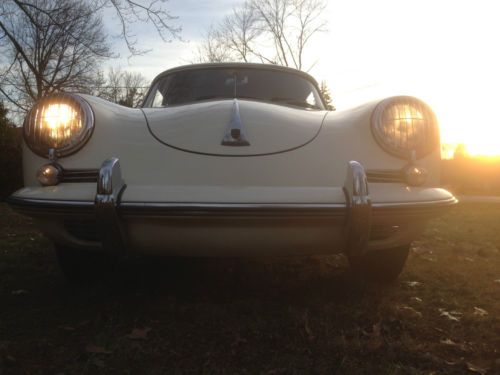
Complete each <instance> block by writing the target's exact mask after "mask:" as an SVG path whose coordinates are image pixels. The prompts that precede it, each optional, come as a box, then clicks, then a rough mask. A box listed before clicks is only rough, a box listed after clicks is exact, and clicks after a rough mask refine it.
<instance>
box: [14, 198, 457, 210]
mask: <svg viewBox="0 0 500 375" xmlns="http://www.w3.org/2000/svg"><path fill="white" fill-rule="evenodd" d="M6 202H7V203H8V204H10V205H11V206H15V207H19V208H21V207H32V208H44V207H47V208H49V207H60V208H64V207H67V208H68V209H74V208H76V209H78V208H82V209H87V208H92V207H94V205H95V202H93V201H76V200H64V201H63V200H55V199H35V198H21V197H17V196H15V195H11V196H10V197H8V198H7V199H6ZM458 202H459V201H458V199H457V198H455V197H452V198H448V199H442V200H436V201H425V202H424V201H417V202H390V203H372V209H373V211H374V212H377V211H378V210H382V209H387V210H394V211H404V210H412V209H415V210H418V209H421V208H433V207H435V208H446V207H449V206H453V205H455V204H457V203H458ZM118 208H119V209H128V208H130V209H136V208H137V209H140V208H153V209H155V208H159V209H187V210H217V211H224V210H226V209H229V210H231V209H242V210H254V211H259V210H261V209H268V210H277V211H287V210H311V211H313V210H317V211H322V210H324V211H328V210H332V211H334V210H341V209H344V210H345V209H346V205H345V203H312V204H308V203H303V204H301V203H299V204H288V203H284V204H280V203H248V204H245V203H163V202H122V203H120V204H119V205H118Z"/></svg>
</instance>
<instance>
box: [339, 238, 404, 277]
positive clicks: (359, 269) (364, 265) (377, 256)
mask: <svg viewBox="0 0 500 375" xmlns="http://www.w3.org/2000/svg"><path fill="white" fill-rule="evenodd" d="M409 250H410V245H409V244H408V245H404V246H400V247H395V248H392V249H382V250H375V251H373V252H369V253H367V254H364V255H361V256H356V257H351V256H349V257H348V258H349V263H350V265H351V268H352V269H353V271H354V272H356V273H357V274H359V275H360V276H362V277H363V278H365V279H367V280H370V281H377V282H382V283H390V282H393V281H394V280H396V279H397V278H398V276H399V274H400V273H401V271H403V268H404V266H405V263H406V258H408V252H409Z"/></svg>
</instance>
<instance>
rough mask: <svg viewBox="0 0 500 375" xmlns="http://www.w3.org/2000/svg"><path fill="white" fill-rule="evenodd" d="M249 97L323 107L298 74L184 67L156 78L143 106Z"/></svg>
mask: <svg viewBox="0 0 500 375" xmlns="http://www.w3.org/2000/svg"><path fill="white" fill-rule="evenodd" d="M232 98H242V99H253V100H262V101H266V102H271V103H276V104H283V105H291V106H297V107H301V108H309V109H324V106H323V103H322V101H321V97H320V95H319V93H318V90H317V89H316V87H315V85H314V84H313V83H312V82H310V81H309V80H307V79H306V78H305V77H302V76H300V75H298V74H294V73H289V72H282V71H276V70H264V69H249V68H236V69H235V68H227V69H222V68H216V69H214V68H211V69H198V70H186V71H180V72H175V73H172V74H168V75H166V76H164V77H162V78H160V79H159V80H158V81H157V82H156V84H155V85H154V87H153V89H152V90H151V92H150V93H149V95H148V98H147V99H146V101H145V105H144V106H145V107H168V106H172V105H181V104H187V103H193V102H197V101H202V100H212V99H232Z"/></svg>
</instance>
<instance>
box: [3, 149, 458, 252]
mask: <svg viewBox="0 0 500 375" xmlns="http://www.w3.org/2000/svg"><path fill="white" fill-rule="evenodd" d="M125 189H126V184H125V181H124V179H123V177H122V174H121V170H120V163H119V160H118V159H117V158H110V159H108V160H106V161H105V162H104V163H103V164H102V166H101V168H100V170H99V176H98V181H97V191H96V195H95V200H94V201H93V202H92V201H78V200H48V199H33V198H27V197H23V196H18V195H12V196H10V197H9V198H8V199H7V202H8V203H9V204H10V205H11V207H12V208H14V209H15V210H17V211H18V212H20V213H22V214H25V215H28V216H33V217H37V218H39V219H40V218H42V219H43V218H44V217H59V218H61V219H64V218H67V217H80V216H82V217H83V216H85V217H92V218H94V219H95V220H96V222H97V227H98V229H99V231H100V238H101V245H102V247H103V248H104V249H105V250H107V251H119V250H122V249H126V248H127V246H128V242H129V241H128V239H127V235H128V233H127V230H126V229H125V223H126V222H127V220H129V219H134V218H147V219H155V218H173V219H175V218H179V217H187V218H189V217H192V218H204V217H208V218H223V219H227V218H245V219H248V218H250V219H252V218H253V219H262V218H276V219H286V220H290V219H301V220H302V219H304V220H307V219H313V220H317V219H327V220H328V222H329V223H330V222H331V223H334V224H336V225H338V226H339V227H340V226H343V227H344V229H345V230H344V236H343V237H344V246H343V248H344V249H345V251H346V252H348V253H349V254H352V255H359V254H362V253H364V252H366V251H367V249H368V243H369V241H370V233H371V227H372V223H374V222H375V223H380V222H382V221H389V222H390V220H391V218H394V217H397V218H398V220H399V219H400V218H402V217H406V219H407V221H408V220H413V219H428V218H432V217H434V216H437V215H439V214H441V213H442V212H443V211H444V210H445V209H446V208H448V207H450V206H452V205H454V204H455V203H457V200H456V199H455V198H454V197H451V198H447V199H442V200H438V201H425V202H408V203H407V202H401V203H372V201H371V198H370V194H369V188H368V182H367V177H366V173H365V170H364V168H363V166H362V165H361V164H360V163H358V162H356V161H351V162H349V163H348V168H347V177H346V180H345V184H344V188H343V190H344V193H345V196H346V202H345V203H331V204H322V203H314V204H269V203H262V204H249V203H241V204H228V203H221V204H218V203H145V202H121V196H122V194H123V192H124V191H125Z"/></svg>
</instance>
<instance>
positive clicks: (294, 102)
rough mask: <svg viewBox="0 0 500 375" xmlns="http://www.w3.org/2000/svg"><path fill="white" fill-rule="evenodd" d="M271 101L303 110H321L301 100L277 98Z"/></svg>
mask: <svg viewBox="0 0 500 375" xmlns="http://www.w3.org/2000/svg"><path fill="white" fill-rule="evenodd" d="M271 101H272V102H279V103H285V104H290V105H293V106H297V107H302V108H311V109H321V108H320V107H319V106H317V105H315V104H311V103H308V102H306V101H305V100H299V99H293V98H280V97H276V98H271Z"/></svg>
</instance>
